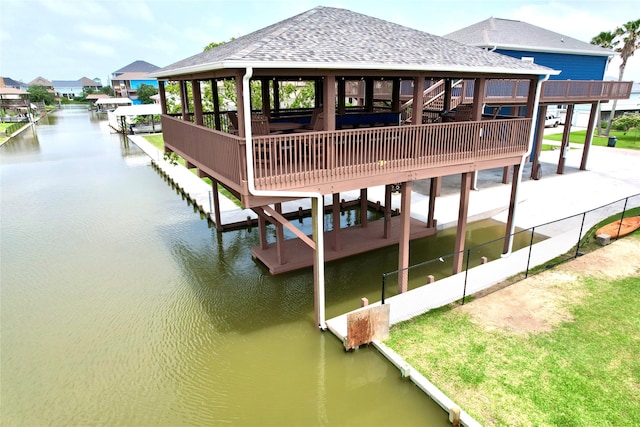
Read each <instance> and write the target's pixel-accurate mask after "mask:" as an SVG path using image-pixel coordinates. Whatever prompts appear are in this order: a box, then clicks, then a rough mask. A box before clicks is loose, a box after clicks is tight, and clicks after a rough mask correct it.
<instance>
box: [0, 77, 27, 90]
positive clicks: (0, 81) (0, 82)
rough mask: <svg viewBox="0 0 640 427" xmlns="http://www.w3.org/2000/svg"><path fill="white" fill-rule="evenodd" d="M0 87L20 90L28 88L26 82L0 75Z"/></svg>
mask: <svg viewBox="0 0 640 427" xmlns="http://www.w3.org/2000/svg"><path fill="white" fill-rule="evenodd" d="M0 87H10V88H13V89H18V90H22V91H26V90H27V89H29V85H28V84H26V83H24V82H21V81H18V80H13V79H12V78H9V77H0Z"/></svg>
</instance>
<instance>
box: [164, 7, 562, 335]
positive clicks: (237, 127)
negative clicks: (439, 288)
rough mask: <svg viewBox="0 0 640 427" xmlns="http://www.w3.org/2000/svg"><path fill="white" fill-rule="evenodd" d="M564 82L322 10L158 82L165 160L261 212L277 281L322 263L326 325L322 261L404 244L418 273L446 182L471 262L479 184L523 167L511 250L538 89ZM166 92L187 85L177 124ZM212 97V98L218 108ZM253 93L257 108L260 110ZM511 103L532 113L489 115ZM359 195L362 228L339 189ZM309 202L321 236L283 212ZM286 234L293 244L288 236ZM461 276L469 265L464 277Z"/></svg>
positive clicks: (319, 316)
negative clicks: (421, 196)
mask: <svg viewBox="0 0 640 427" xmlns="http://www.w3.org/2000/svg"><path fill="white" fill-rule="evenodd" d="M556 73H557V71H554V70H552V69H549V68H546V67H542V66H539V65H536V64H531V63H530V62H526V61H521V60H517V59H514V58H509V57H506V56H502V55H499V54H496V53H492V52H488V51H486V50H483V49H479V48H475V47H471V46H466V45H463V44H459V43H457V42H454V41H451V40H447V39H444V38H440V37H436V36H433V35H430V34H427V33H424V32H421V31H417V30H413V29H410V28H406V27H403V26H400V25H397V24H393V23H390V22H386V21H383V20H380V19H375V18H372V17H369V16H365V15H361V14H358V13H354V12H351V11H348V10H343V9H335V8H327V7H317V8H314V9H311V10H309V11H307V12H305V13H302V14H300V15H297V16H294V17H292V18H289V19H286V20H284V21H282V22H279V23H276V24H274V25H271V26H269V27H267V28H264V29H261V30H258V31H256V32H254V33H251V34H248V35H246V36H244V37H240V38H238V39H235V40H232V41H230V42H228V43H225V44H222V45H220V46H218V47H216V48H214V49H211V50H208V51H205V52H202V53H200V54H198V55H195V56H192V57H189V58H186V59H184V60H182V61H179V62H177V63H175V64H172V65H169V66H167V67H164V68H162V69H160V70H157V71H155V72H153V73H152V76H153V77H156V78H157V79H158V81H159V94H160V98H161V106H162V109H163V114H162V129H163V133H164V140H165V150H166V151H168V152H175V153H177V154H178V155H179V156H180V157H182V158H184V159H185V160H186V162H187V166H188V167H191V168H197V170H198V172H199V174H200V175H201V176H207V177H210V178H211V179H212V181H213V185H214V195H217V190H216V189H217V185H218V184H220V185H222V186H224V187H225V188H226V189H227V190H229V191H230V192H231V193H233V194H234V195H235V196H236V197H238V198H239V199H240V200H241V201H242V203H243V205H244V206H245V207H246V208H250V209H252V210H254V211H255V212H256V214H257V215H258V217H259V233H260V236H261V238H260V241H261V244H260V246H258V247H256V248H253V249H252V251H253V255H254V256H255V257H256V258H257V259H259V260H260V261H261V262H263V263H264V264H265V265H266V266H267V267H268V268H269V269H270V271H271V272H272V273H278V272H281V271H287V270H292V269H296V268H301V267H304V266H311V265H313V271H314V274H313V277H314V284H315V286H314V290H315V299H314V300H315V322H316V325H317V326H318V327H319V328H321V329H324V328H326V326H325V314H324V280H325V279H324V263H325V261H326V260H331V259H337V258H340V257H345V256H349V255H352V254H355V253H358V252H364V251H368V250H371V249H373V248H377V247H382V246H390V245H393V244H397V245H399V259H398V267H399V269H403V268H406V267H408V264H409V242H410V240H411V239H414V238H418V237H424V236H428V235H430V234H435V233H436V218H435V217H434V210H435V203H436V193H437V191H438V182H439V180H440V179H441V177H443V176H447V175H452V174H461V176H462V179H461V187H460V207H459V221H458V226H457V238H456V244H455V245H456V246H455V251H456V252H458V253H462V250H463V249H464V236H465V229H466V223H467V207H468V200H469V191H470V188H471V182H472V179H473V174H474V173H476V172H477V171H479V170H483V169H490V168H496V167H512V168H513V171H514V172H513V176H514V179H513V183H512V191H511V200H510V212H509V223H508V224H507V228H506V232H505V236H507V237H505V251H509V250H510V245H511V242H510V237H509V236H510V235H511V230H512V227H513V216H514V209H515V206H516V198H517V193H518V184H519V182H520V178H521V177H520V175H521V166H522V163H523V161H524V158H525V156H526V155H527V154H528V153H529V151H530V147H531V142H532V135H533V127H534V125H535V120H534V119H533V112H535V111H536V110H537V107H538V102H539V93H540V87H541V83H542V82H543V81H544V80H545V79H547V78H548V76H549V75H552V74H556ZM221 81H230V82H232V86H233V87H234V88H235V94H236V95H237V108H235V109H234V110H233V111H228V108H227V107H225V106H223V105H221V103H220V102H219V97H218V88H219V86H220V85H219V82H221ZM291 81H296V82H298V81H303V82H310V84H311V85H312V86H313V88H314V91H315V100H314V106H313V107H312V108H308V109H296V110H292V109H287V108H282V105H283V103H282V102H281V97H283V96H284V95H283V94H282V93H281V92H280V88H281V85H282V83H283V82H291ZM168 83H178V84H179V88H180V101H181V105H182V109H181V112H180V113H179V114H168V113H167V94H166V91H165V88H166V85H167V84H168ZM227 86H228V84H227ZM205 87H207V88H209V87H210V88H211V93H212V95H211V97H212V99H211V100H207V101H208V102H203V94H204V93H209V90H208V89H207V90H206V91H205V90H203V88H205ZM490 88H491V90H490ZM256 92H257V93H260V94H261V104H260V105H253V104H252V96H251V94H252V93H256ZM358 93H359V94H361V95H360V96H356V94H358ZM350 98H351V99H352V100H353V99H355V98H358V99H359V101H358V102H352V103H349V102H348V100H349V99H350ZM514 98H518V100H519V102H521V103H523V104H524V106H525V108H523V109H521V111H522V113H523V115H522V116H508V117H503V116H500V115H499V114H495V115H486V114H483V111H484V109H485V106H486V105H489V104H491V103H492V102H506V100H512V99H514ZM351 104H355V105H351ZM203 105H211V108H210V110H211V111H204V110H205V109H204V108H203ZM427 178H429V179H431V194H430V197H429V206H428V213H427V221H426V222H422V221H418V220H416V219H414V218H412V217H411V189H412V182H413V181H415V180H420V179H427ZM373 186H384V187H385V189H386V192H385V193H386V196H385V199H386V201H385V204H384V205H385V214H384V219H383V220H380V221H376V223H375V224H374V223H373V222H371V223H367V220H366V211H367V209H366V202H367V188H370V187H373ZM392 189H399V191H400V194H401V209H400V214H399V215H397V216H392V215H391V212H390V204H391V203H390V200H391V192H392ZM353 190H359V191H360V194H361V198H360V200H361V203H363V207H364V208H363V209H361V212H363V218H361V223H360V226H359V227H350V228H347V229H341V228H340V226H339V224H340V221H339V215H340V212H339V209H340V206H339V205H340V203H339V202H340V193H341V192H345V191H353ZM325 196H327V198H330V199H331V200H333V205H332V212H333V218H334V220H333V224H334V227H333V229H332V230H331V231H327V230H325V229H324V226H323V224H324V221H323V214H324V200H325ZM301 198H310V199H311V201H312V203H311V206H312V218H313V233H312V235H311V236H307V235H306V234H304V233H303V232H301V231H300V230H299V229H298V228H296V227H295V226H294V225H293V224H291V223H290V222H289V221H288V220H287V219H286V218H285V216H284V215H283V213H282V208H281V204H282V203H283V202H286V201H290V200H295V199H301ZM214 202H215V201H214ZM218 212H219V211H218V210H217V209H216V215H217V222H219V220H220V217H219V215H218ZM267 222H269V223H271V224H274V225H275V227H276V241H275V243H267V237H266V234H267V233H266V228H265V227H266V223H267ZM285 228H287V229H288V230H290V231H291V232H292V233H294V234H295V236H296V238H294V239H287V240H285V239H284V229H285ZM461 268H462V257H461V256H460V257H457V258H456V259H455V260H454V267H453V269H454V273H456V272H459V271H460V270H461ZM398 288H399V290H400V291H401V292H403V291H406V290H407V277H406V275H402V274H401V275H400V276H399V279H398Z"/></svg>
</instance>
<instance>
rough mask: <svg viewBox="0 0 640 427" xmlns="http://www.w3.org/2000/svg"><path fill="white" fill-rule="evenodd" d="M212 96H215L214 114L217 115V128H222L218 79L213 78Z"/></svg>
mask: <svg viewBox="0 0 640 427" xmlns="http://www.w3.org/2000/svg"><path fill="white" fill-rule="evenodd" d="M211 97H212V98H213V99H212V101H213V116H214V117H215V119H214V120H215V127H216V130H222V125H221V124H220V94H219V93H218V80H216V79H211Z"/></svg>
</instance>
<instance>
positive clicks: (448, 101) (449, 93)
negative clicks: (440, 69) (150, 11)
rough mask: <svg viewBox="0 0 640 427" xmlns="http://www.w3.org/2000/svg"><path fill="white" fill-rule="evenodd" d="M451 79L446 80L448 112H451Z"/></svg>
mask: <svg viewBox="0 0 640 427" xmlns="http://www.w3.org/2000/svg"><path fill="white" fill-rule="evenodd" d="M451 92H452V91H451V79H444V106H443V108H444V109H445V110H446V111H450V110H451Z"/></svg>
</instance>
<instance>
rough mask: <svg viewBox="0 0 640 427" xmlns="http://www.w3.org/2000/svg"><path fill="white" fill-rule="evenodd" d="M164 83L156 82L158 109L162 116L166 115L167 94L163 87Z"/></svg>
mask: <svg viewBox="0 0 640 427" xmlns="http://www.w3.org/2000/svg"><path fill="white" fill-rule="evenodd" d="M164 83H165V82H164V81H162V80H160V81H158V94H160V109H161V111H162V114H167V93H166V91H165V87H164Z"/></svg>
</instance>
